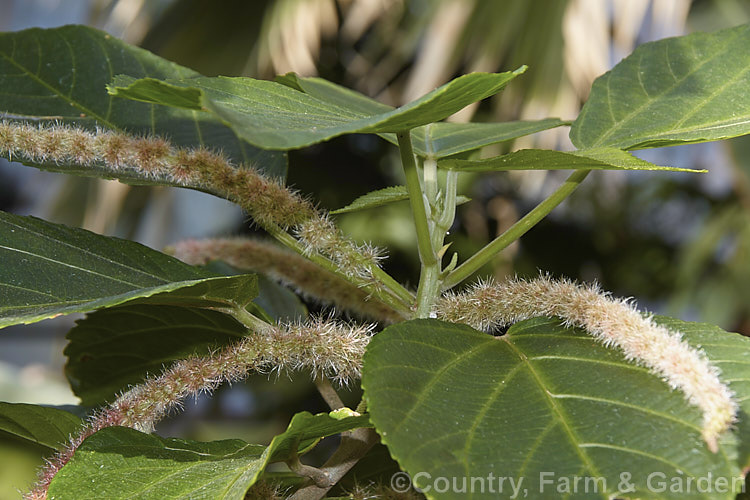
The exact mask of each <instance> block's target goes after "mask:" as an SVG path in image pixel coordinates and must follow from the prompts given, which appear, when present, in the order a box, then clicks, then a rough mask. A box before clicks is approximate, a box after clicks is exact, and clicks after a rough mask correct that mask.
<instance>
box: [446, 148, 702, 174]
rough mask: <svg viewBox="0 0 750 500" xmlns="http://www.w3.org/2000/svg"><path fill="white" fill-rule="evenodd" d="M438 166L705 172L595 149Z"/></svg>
mask: <svg viewBox="0 0 750 500" xmlns="http://www.w3.org/2000/svg"><path fill="white" fill-rule="evenodd" d="M438 166H440V167H442V168H447V169H453V170H463V171H465V172H487V171H500V170H578V169H584V170H669V171H673V172H705V170H692V169H689V168H678V167H662V166H659V165H654V164H653V163H649V162H647V161H646V160H641V159H640V158H636V157H635V156H633V155H631V154H630V153H627V152H625V151H622V150H620V149H616V148H595V149H584V150H579V151H552V150H548V149H522V150H520V151H516V152H513V153H510V154H507V155H502V156H495V157H493V158H487V159H484V160H455V159H447V160H441V161H439V162H438Z"/></svg>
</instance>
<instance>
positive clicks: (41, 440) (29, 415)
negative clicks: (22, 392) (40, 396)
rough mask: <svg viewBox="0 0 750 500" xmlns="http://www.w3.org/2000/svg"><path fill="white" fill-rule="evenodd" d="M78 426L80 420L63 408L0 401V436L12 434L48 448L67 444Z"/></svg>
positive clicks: (56, 448)
mask: <svg viewBox="0 0 750 500" xmlns="http://www.w3.org/2000/svg"><path fill="white" fill-rule="evenodd" d="M80 426H81V419H80V418H78V417H76V416H75V415H73V414H72V413H70V412H67V411H64V410H59V409H57V408H49V407H45V406H38V405H31V404H23V403H5V402H0V437H2V436H3V435H7V436H13V437H15V438H18V439H21V440H22V441H24V442H26V443H28V444H36V445H41V446H44V447H46V448H49V450H50V451H52V450H59V449H61V448H62V447H63V446H65V445H67V444H68V439H69V437H70V435H71V434H74V433H75V432H76V431H77V430H78V428H79V427H80Z"/></svg>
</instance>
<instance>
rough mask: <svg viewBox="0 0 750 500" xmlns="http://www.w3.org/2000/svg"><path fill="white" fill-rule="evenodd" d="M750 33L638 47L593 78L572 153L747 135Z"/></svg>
mask: <svg viewBox="0 0 750 500" xmlns="http://www.w3.org/2000/svg"><path fill="white" fill-rule="evenodd" d="M749 46H750V25H744V26H737V27H735V28H730V29H727V30H723V31H718V32H715V33H694V34H692V35H688V36H683V37H677V38H667V39H665V40H659V41H656V42H652V43H646V44H643V45H641V46H640V47H638V48H637V49H636V50H635V51H634V52H633V53H632V54H631V55H630V56H628V57H626V58H625V59H624V60H623V61H621V62H620V63H619V64H618V65H617V66H615V67H614V68H613V69H612V70H611V71H609V72H607V73H605V74H604V75H603V76H601V77H599V78H598V79H597V80H596V81H595V82H594V85H593V87H592V88H591V94H590V95H589V99H588V102H586V104H585V106H584V107H583V109H582V110H581V113H580V115H579V116H578V119H577V120H576V121H575V123H574V124H573V128H572V129H571V131H570V138H571V140H572V141H573V144H575V145H576V147H578V148H593V147H605V146H610V147H616V148H621V149H639V148H653V147H660V146H670V145H675V144H684V143H691V142H704V141H716V140H720V139H727V138H729V137H736V136H739V135H744V134H748V133H750V51H748V50H747V48H748V47H749Z"/></svg>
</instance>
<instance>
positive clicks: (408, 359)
mask: <svg viewBox="0 0 750 500" xmlns="http://www.w3.org/2000/svg"><path fill="white" fill-rule="evenodd" d="M666 323H667V324H668V325H674V326H684V324H682V323H669V322H666ZM715 330H716V329H715V328H711V329H707V328H705V325H698V324H694V325H693V328H692V329H690V328H686V329H685V330H683V331H684V332H685V339H686V340H687V341H688V342H690V343H691V344H694V345H697V344H701V343H702V342H703V341H704V340H706V339H707V337H709V336H710V339H711V340H713V343H714V345H711V344H706V345H703V347H704V348H705V351H706V353H707V354H708V356H709V357H710V358H714V357H716V359H717V360H730V361H731V362H732V363H736V364H733V365H732V367H731V368H730V366H727V367H726V368H727V369H726V370H725V371H724V373H725V376H726V380H727V382H729V383H730V384H731V388H732V389H733V390H734V391H735V392H736V393H737V395H738V399H740V400H742V399H747V397H748V393H747V387H745V386H744V385H742V384H743V383H740V384H737V383H735V382H734V380H738V379H747V378H748V366H749V365H748V364H747V360H746V359H745V356H744V353H745V352H747V350H748V347H750V340H748V339H746V338H744V337H741V336H740V335H736V334H729V333H726V332H720V333H718V336H714V335H715V334H717V332H716V331H715ZM718 346H722V349H723V352H718V351H717V352H716V353H715V352H714V349H715V347H718ZM722 368H724V366H722ZM735 370H736V371H735ZM362 385H363V388H364V390H365V398H366V400H367V402H368V410H369V411H370V420H371V421H372V422H373V424H375V427H376V429H377V430H378V432H379V433H380V435H381V437H382V440H383V442H384V443H385V444H386V445H387V446H388V448H389V449H390V451H391V453H392V455H393V457H394V458H395V459H396V460H397V461H398V462H399V463H400V464H401V466H402V467H403V468H404V469H405V470H406V471H407V472H410V473H411V474H413V475H415V474H416V473H418V472H421V471H425V472H427V473H429V474H430V476H427V477H425V476H424V475H422V476H423V477H422V480H421V481H419V480H418V481H417V486H419V487H422V488H424V487H427V486H433V488H432V490H431V491H430V493H429V494H430V495H431V496H432V497H434V498H441V499H442V498H465V493H460V492H456V491H455V490H450V489H449V490H448V491H445V492H444V491H437V490H436V488H435V487H434V486H436V485H433V484H432V483H429V481H428V479H429V477H432V478H437V477H449V478H459V480H460V479H461V478H464V477H467V478H472V477H480V478H487V477H488V475H489V474H495V475H497V471H499V470H500V471H502V475H503V476H507V477H513V478H515V480H516V481H518V480H520V479H521V478H524V479H523V480H524V485H523V486H524V487H525V488H527V489H528V493H529V495H528V496H529V497H530V498H547V497H550V498H553V497H554V498H557V497H560V496H565V497H568V498H581V497H584V496H585V492H584V491H582V490H580V489H579V490H577V491H573V490H572V489H569V490H567V491H565V490H564V489H563V490H559V489H557V488H558V487H562V488H564V486H565V485H564V484H562V483H561V482H559V481H557V480H559V479H565V478H568V479H570V480H571V481H572V478H573V476H581V477H590V478H594V479H595V480H597V481H598V483H597V486H596V487H597V488H598V489H597V490H596V491H594V493H595V494H596V495H594V496H598V497H616V496H622V495H625V496H628V497H641V496H644V497H652V496H653V494H654V492H653V487H650V486H649V483H648V478H649V477H651V478H654V477H655V476H654V474H656V475H658V476H656V477H663V478H666V479H665V480H666V481H667V482H668V484H669V481H671V480H672V479H673V478H676V479H677V480H682V481H687V480H688V479H692V480H693V481H695V480H696V479H697V478H699V477H707V476H710V477H712V478H713V480H715V481H720V482H721V483H718V482H713V483H712V485H711V488H712V489H711V493H712V495H711V498H726V499H729V498H734V494H735V493H736V492H737V491H738V490H739V488H740V487H741V486H742V484H743V482H744V481H743V479H742V474H741V469H740V465H741V464H744V462H745V457H740V463H738V460H737V459H738V457H737V449H738V448H737V446H738V444H737V439H738V437H737V436H736V435H734V434H733V433H727V434H725V435H724V436H723V437H722V441H721V443H720V448H719V451H718V453H715V454H714V453H711V452H710V451H709V450H708V448H707V447H706V445H705V443H704V441H703V439H702V437H701V414H700V411H699V410H697V409H696V408H694V407H692V406H690V405H688V404H687V402H686V401H685V399H684V397H683V395H682V394H681V393H679V391H672V390H670V388H669V386H668V385H667V384H666V383H665V382H663V381H662V380H660V379H659V378H658V377H656V376H654V375H653V374H651V373H649V372H648V371H647V370H646V369H644V368H642V367H639V366H637V365H635V364H633V363H632V362H628V361H626V360H625V359H624V357H623V356H622V355H621V354H620V353H619V352H617V351H616V350H614V349H608V348H605V347H604V346H602V345H601V344H599V343H597V342H596V341H595V340H594V339H593V338H591V337H590V336H589V335H587V334H586V333H585V332H583V331H581V330H578V329H572V328H564V327H563V326H561V325H560V322H559V320H556V319H550V318H535V319H531V320H528V321H524V322H521V323H517V324H515V325H514V326H513V327H511V328H510V330H509V331H508V332H507V334H506V335H504V336H502V337H492V336H490V335H487V334H483V333H480V332H478V331H476V330H473V329H471V328H469V327H467V326H465V325H460V324H452V323H444V322H439V321H436V320H415V321H410V322H406V323H401V324H398V325H394V326H391V327H389V328H387V329H386V330H384V331H383V332H381V333H380V334H378V335H377V336H376V337H375V338H374V339H373V340H372V342H371V343H370V345H369V346H368V350H367V353H366V354H365V359H364V369H363V378H362ZM745 385H746V384H745ZM741 391H743V392H741ZM742 418H743V419H745V418H746V415H744V414H743V415H742ZM742 439H746V438H745V437H742ZM550 471H554V472H553V476H549V473H550ZM623 473H627V474H628V476H627V479H628V481H629V482H628V483H627V484H628V485H631V486H632V489H628V490H627V492H626V491H624V490H622V489H621V488H622V486H621V485H622V484H623V483H622V482H621V481H622V477H623V476H622V475H621V474H623ZM544 474H548V475H547V476H546V478H547V479H552V480H553V481H552V482H551V483H543V482H542V481H541V478H543V477H545V476H544ZM718 478H723V479H718ZM467 480H468V479H467ZM652 484H653V483H652ZM683 484H684V483H683ZM506 486H507V484H506ZM494 487H495V488H497V487H498V485H497V484H496V483H495V484H494ZM486 488H487V484H485V490H483V491H479V490H478V489H476V490H474V492H473V493H474V494H473V496H472V498H496V494H497V489H495V493H491V492H489V490H487V489H486ZM722 488H723V489H722ZM588 493H589V494H591V491H589V492H588ZM506 494H509V492H508V491H504V494H503V496H505V495H506ZM658 497H659V498H706V496H704V494H703V492H696V490H695V489H693V490H691V491H687V489H686V488H683V489H680V491H679V492H675V491H670V490H669V489H667V490H666V491H660V492H659V496H658Z"/></svg>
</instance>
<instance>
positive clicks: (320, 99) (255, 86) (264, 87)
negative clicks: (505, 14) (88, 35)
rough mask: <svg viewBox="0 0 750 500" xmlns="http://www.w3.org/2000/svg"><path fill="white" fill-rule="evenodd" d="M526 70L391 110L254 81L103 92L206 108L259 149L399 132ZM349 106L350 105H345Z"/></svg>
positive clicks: (462, 82) (146, 85) (473, 81)
mask: <svg viewBox="0 0 750 500" xmlns="http://www.w3.org/2000/svg"><path fill="white" fill-rule="evenodd" d="M524 71H525V67H521V68H519V69H518V70H516V71H509V72H505V73H472V74H468V75H464V76H461V77H458V78H456V79H455V80H453V81H451V82H449V83H447V84H445V85H443V86H442V87H439V88H437V89H435V90H434V91H432V92H430V93H428V94H426V95H424V96H423V97H421V98H419V99H417V100H416V101H412V102H411V103H409V104H406V105H404V106H402V107H400V108H396V109H393V108H390V109H388V108H387V107H384V105H382V104H373V103H369V102H368V101H367V98H365V97H364V96H362V97H361V98H359V97H356V96H355V94H354V93H353V92H352V91H349V92H348V94H347V95H348V98H347V99H346V101H345V103H342V102H341V100H333V99H330V98H329V97H330V96H329V95H320V94H319V96H313V95H311V94H307V93H304V92H301V91H299V90H297V89H296V88H294V87H289V86H287V85H283V84H281V83H278V82H271V81H265V80H255V79H252V78H226V77H217V78H205V77H199V78H190V79H171V80H166V81H160V80H157V79H153V78H146V79H140V80H138V79H133V78H131V77H125V76H120V77H118V78H116V79H115V81H114V83H113V84H112V85H110V87H109V89H110V93H111V94H113V95H116V96H120V97H126V98H130V99H134V100H139V101H145V102H150V103H158V104H165V105H170V106H177V107H183V108H188V109H192V110H205V111H207V112H208V113H211V114H213V115H214V116H216V117H217V118H219V119H220V120H221V121H222V122H223V123H225V124H227V125H228V126H230V127H232V129H233V130H234V131H235V133H236V134H237V135H238V137H241V138H243V139H245V140H247V141H248V142H251V143H252V144H255V145H256V146H258V147H262V148H267V149H297V148H301V147H304V146H309V145H311V144H316V143H318V142H322V141H325V140H328V139H331V138H333V137H336V136H339V135H342V134H353V133H386V132H400V131H403V130H410V129H413V128H415V127H419V126H421V125H425V124H428V123H432V122H435V121H439V120H442V119H444V118H446V117H448V116H450V115H451V114H453V113H455V112H456V111H459V110H461V109H462V108H464V107H465V106H467V105H469V104H471V103H473V102H476V101H479V100H482V99H484V98H486V97H490V96H492V95H494V94H496V93H497V92H499V91H500V90H502V89H503V87H505V85H507V84H508V82H510V81H511V80H512V79H513V78H515V77H516V76H518V75H520V74H521V73H523V72H524ZM196 91H197V92H196ZM352 101H356V105H351V106H346V105H344V104H349V103H350V102H352Z"/></svg>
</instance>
